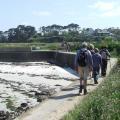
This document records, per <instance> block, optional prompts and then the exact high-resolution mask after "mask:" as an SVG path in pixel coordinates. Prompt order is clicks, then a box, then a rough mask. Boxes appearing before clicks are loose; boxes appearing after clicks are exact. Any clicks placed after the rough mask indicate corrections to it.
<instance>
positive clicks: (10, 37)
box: [0, 23, 120, 43]
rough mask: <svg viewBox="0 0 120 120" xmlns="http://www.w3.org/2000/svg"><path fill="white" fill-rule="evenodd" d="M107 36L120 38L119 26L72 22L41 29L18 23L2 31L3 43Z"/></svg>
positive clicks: (102, 37)
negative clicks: (83, 26)
mask: <svg viewBox="0 0 120 120" xmlns="http://www.w3.org/2000/svg"><path fill="white" fill-rule="evenodd" d="M106 37H110V38H112V39H115V40H119V39H120V29H119V28H108V29H93V28H81V27H80V26H79V25H78V24H75V23H71V24H68V25H66V26H62V25H57V24H53V25H49V26H41V27H40V28H39V31H37V30H36V29H35V27H33V26H25V25H18V26H17V27H16V28H10V29H9V30H7V31H0V42H1V43H3V42H4V43H5V42H8V43H26V42H62V41H67V42H78V41H88V42H90V41H99V40H102V39H104V38H106Z"/></svg>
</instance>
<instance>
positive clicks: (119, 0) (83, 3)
mask: <svg viewBox="0 0 120 120" xmlns="http://www.w3.org/2000/svg"><path fill="white" fill-rule="evenodd" d="M70 23H76V24H79V26H80V27H81V28H94V29H96V28H101V29H104V28H109V27H119V26H120V0H0V30H2V31H6V30H8V29H10V28H15V27H17V26H18V25H32V26H34V27H36V29H38V28H40V27H41V26H48V25H52V24H58V25H68V24H70Z"/></svg>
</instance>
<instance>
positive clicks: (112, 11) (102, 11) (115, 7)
mask: <svg viewBox="0 0 120 120" xmlns="http://www.w3.org/2000/svg"><path fill="white" fill-rule="evenodd" d="M89 8H92V9H94V10H95V13H94V14H95V15H96V17H102V18H106V17H118V16H120V3H118V2H102V1H99V2H96V3H94V4H93V5H89Z"/></svg>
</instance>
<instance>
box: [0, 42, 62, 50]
mask: <svg viewBox="0 0 120 120" xmlns="http://www.w3.org/2000/svg"><path fill="white" fill-rule="evenodd" d="M31 47H36V49H41V50H56V49H60V43H0V48H31Z"/></svg>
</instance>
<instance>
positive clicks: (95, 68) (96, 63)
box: [92, 48, 102, 84]
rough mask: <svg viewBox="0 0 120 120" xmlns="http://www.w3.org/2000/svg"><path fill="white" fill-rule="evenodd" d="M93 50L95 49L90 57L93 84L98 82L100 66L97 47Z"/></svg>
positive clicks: (100, 58)
mask: <svg viewBox="0 0 120 120" xmlns="http://www.w3.org/2000/svg"><path fill="white" fill-rule="evenodd" d="M94 51H95V53H94V54H93V55H92V59H93V78H94V84H98V78H99V73H100V68H101V65H102V57H101V55H100V54H99V50H98V48H95V49H94Z"/></svg>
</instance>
